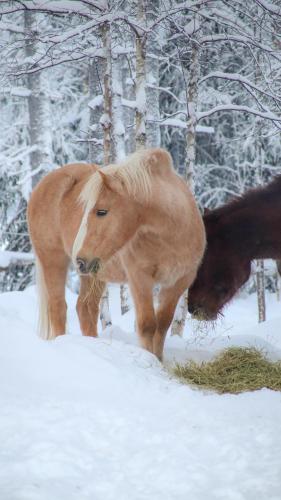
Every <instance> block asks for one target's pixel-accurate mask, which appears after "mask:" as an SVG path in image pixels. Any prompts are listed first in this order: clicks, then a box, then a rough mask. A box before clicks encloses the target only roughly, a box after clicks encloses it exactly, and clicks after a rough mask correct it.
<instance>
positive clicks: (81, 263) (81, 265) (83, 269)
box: [76, 257, 87, 273]
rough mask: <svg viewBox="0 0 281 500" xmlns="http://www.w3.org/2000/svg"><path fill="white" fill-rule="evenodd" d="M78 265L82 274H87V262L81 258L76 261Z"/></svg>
mask: <svg viewBox="0 0 281 500" xmlns="http://www.w3.org/2000/svg"><path fill="white" fill-rule="evenodd" d="M76 264H77V267H78V269H79V271H80V273H85V272H86V269H87V264H86V261H85V260H84V259H81V258H80V257H78V258H77V259H76Z"/></svg>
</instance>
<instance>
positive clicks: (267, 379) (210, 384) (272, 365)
mask: <svg viewBox="0 0 281 500" xmlns="http://www.w3.org/2000/svg"><path fill="white" fill-rule="evenodd" d="M174 373H175V375H176V376H177V377H179V378H180V380H181V381H182V382H184V383H186V384H191V385H194V386H197V387H200V388H204V389H210V390H214V391H216V392H218V393H220V394H222V393H232V394H238V393H240V392H245V391H255V390H258V389H262V388H264V387H266V388H268V389H272V390H274V391H281V361H277V362H272V361H270V360H269V359H267V358H266V356H265V354H264V353H263V352H261V351H259V350H258V349H256V348H244V347H230V348H229V349H226V350H224V351H222V352H221V353H220V354H219V355H218V356H217V357H216V358H215V359H214V360H213V361H209V362H203V363H201V364H200V363H195V362H194V361H189V362H188V363H187V364H186V365H179V364H178V365H176V367H175V369H174Z"/></svg>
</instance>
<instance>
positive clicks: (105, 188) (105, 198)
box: [75, 171, 141, 274]
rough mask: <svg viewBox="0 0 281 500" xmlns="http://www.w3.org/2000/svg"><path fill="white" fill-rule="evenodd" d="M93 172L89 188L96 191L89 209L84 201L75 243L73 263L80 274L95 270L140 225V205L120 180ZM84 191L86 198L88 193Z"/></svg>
mask: <svg viewBox="0 0 281 500" xmlns="http://www.w3.org/2000/svg"><path fill="white" fill-rule="evenodd" d="M94 175H95V176H96V177H95V178H94V179H93V181H94V182H93V183H92V185H91V186H90V187H91V188H92V189H93V191H94V190H95V189H96V191H99V192H98V193H96V200H95V202H94V206H93V207H92V208H89V206H88V207H87V204H86V208H85V213H84V216H83V219H84V220H82V223H81V226H80V229H79V232H78V234H77V237H76V242H75V244H76V248H77V247H79V248H78V251H77V253H76V252H75V253H76V255H75V262H76V265H77V268H78V270H79V272H80V273H81V274H87V273H94V274H95V273H97V272H98V270H99V268H100V267H101V266H102V265H103V264H104V263H106V262H107V261H108V260H109V259H110V258H111V257H112V256H113V254H115V253H116V252H117V251H118V250H120V249H121V248H122V247H123V245H124V244H125V243H126V242H127V241H128V240H129V239H130V238H131V237H132V236H133V235H134V233H135V232H136V230H137V229H138V227H139V224H140V215H141V212H140V208H141V205H140V204H139V203H137V202H136V201H135V200H134V199H133V198H131V197H128V193H127V192H126V189H125V186H124V185H123V183H122V181H121V180H119V179H118V178H115V177H114V176H111V175H107V174H104V173H103V172H102V171H98V172H96V173H95V174H94ZM90 184H91V181H90ZM94 184H97V185H98V189H97V188H96V186H95V185H94ZM88 187H89V186H88ZM85 194H86V197H87V194H88V193H84V195H85Z"/></svg>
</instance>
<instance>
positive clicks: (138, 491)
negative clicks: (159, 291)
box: [0, 287, 281, 500]
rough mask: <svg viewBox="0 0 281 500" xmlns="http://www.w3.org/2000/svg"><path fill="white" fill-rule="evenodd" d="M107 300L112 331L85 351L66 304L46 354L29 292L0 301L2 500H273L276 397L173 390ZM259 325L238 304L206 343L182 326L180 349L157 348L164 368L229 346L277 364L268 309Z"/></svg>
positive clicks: (280, 425) (276, 316)
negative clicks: (64, 322) (265, 355)
mask: <svg viewBox="0 0 281 500" xmlns="http://www.w3.org/2000/svg"><path fill="white" fill-rule="evenodd" d="M118 294H119V290H118V288H117V287H113V288H112V289H111V304H112V313H113V320H114V323H115V325H116V326H114V327H113V328H111V329H108V330H107V331H106V332H105V333H104V334H103V335H101V337H100V338H99V339H91V338H86V337H82V336H81V335H80V332H79V327H78V322H77V318H76V315H75V310H74V304H75V297H74V296H73V295H72V294H70V293H69V294H68V303H69V319H68V323H69V330H70V333H71V335H67V336H64V337H59V338H58V339H57V340H55V341H51V342H44V341H42V340H39V339H38V338H37V337H36V336H35V333H34V331H35V323H36V299H35V290H34V288H29V289H28V290H26V291H25V292H13V293H7V294H2V295H0V358H1V359H0V443H1V444H0V485H1V486H0V491H1V499H3V500H24V499H26V500H50V499H52V500H64V499H67V500H72V499H73V500H74V499H79V500H90V499H91V500H111V499H114V500H127V499H128V500H146V499H149V500H151V499H154V500H157V499H159V500H160V499H161V500H166V499H167V500H173V499H175V500H186V499H188V498H189V499H192V500H201V499H202V500H203V499H204V500H206V498H207V499H208V500H213V499H214V500H215V499H223V500H226V499H227V500H242V499H246V500H252V499H253V500H256V498H259V500H262V499H264V500H265V499H266V500H269V499H270V500H279V499H280V491H281V463H280V453H281V419H280V415H281V395H280V393H275V392H272V391H269V390H262V391H257V392H254V393H246V394H241V395H239V396H233V395H224V396H218V395H216V394H212V393H208V392H201V391H198V390H193V389H191V388H189V387H187V386H183V385H181V384H179V383H177V382H176V381H175V380H173V379H171V378H170V377H169V375H168V373H167V372H166V371H165V370H164V369H163V367H162V365H161V364H160V363H159V362H158V361H157V360H156V359H155V358H154V356H152V355H151V354H149V353H147V352H145V351H143V350H142V349H140V348H139V347H138V345H137V339H136V336H135V334H133V333H132V331H133V328H132V326H133V323H134V317H133V313H132V311H131V312H129V313H128V314H127V315H125V316H121V315H120V312H119V299H118ZM279 309H280V312H279ZM268 313H269V315H270V317H271V319H270V321H268V322H267V323H266V324H264V325H262V326H257V325H256V323H255V322H256V317H255V302H254V300H253V299H252V298H251V299H249V300H243V299H240V300H237V301H235V302H234V303H233V305H232V306H231V307H230V308H229V310H228V312H227V315H226V320H225V322H224V323H223V324H221V325H219V326H218V329H217V330H216V331H214V330H213V331H210V332H202V331H198V330H196V325H195V324H193V322H188V324H187V330H186V335H185V338H184V339H178V338H169V339H168V341H167V346H166V362H167V363H172V362H173V361H174V360H178V359H187V358H190V357H193V358H194V359H207V358H209V357H211V356H213V355H214V353H215V352H216V351H217V350H219V349H221V348H222V347H225V346H227V345H230V344H232V345H233V343H234V344H240V343H243V344H244V345H253V343H254V344H258V345H260V346H263V347H265V348H266V350H267V351H270V353H271V355H272V356H273V357H274V356H275V357H278V356H280V352H281V335H280V333H279V331H278V330H279V326H278V324H280V313H281V307H280V304H278V303H275V302H274V299H273V298H271V299H270V301H269V304H268ZM192 328H193V330H192ZM129 332H130V333H129Z"/></svg>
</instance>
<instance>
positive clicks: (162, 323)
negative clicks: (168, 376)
mask: <svg viewBox="0 0 281 500" xmlns="http://www.w3.org/2000/svg"><path fill="white" fill-rule="evenodd" d="M194 278H195V273H192V275H189V276H184V277H183V278H181V279H180V280H179V281H177V282H176V283H175V285H174V286H172V287H171V288H161V290H160V292H159V306H158V310H157V312H156V321H157V328H156V332H155V335H154V337H153V353H154V354H155V355H156V356H157V358H158V359H160V360H162V357H163V349H164V342H165V337H166V334H167V331H168V329H169V326H170V324H171V322H172V320H173V317H174V313H175V309H176V306H177V303H178V300H179V298H180V296H181V295H182V294H183V292H184V291H185V290H186V288H188V287H189V286H190V285H191V283H192V282H193V280H194Z"/></svg>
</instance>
